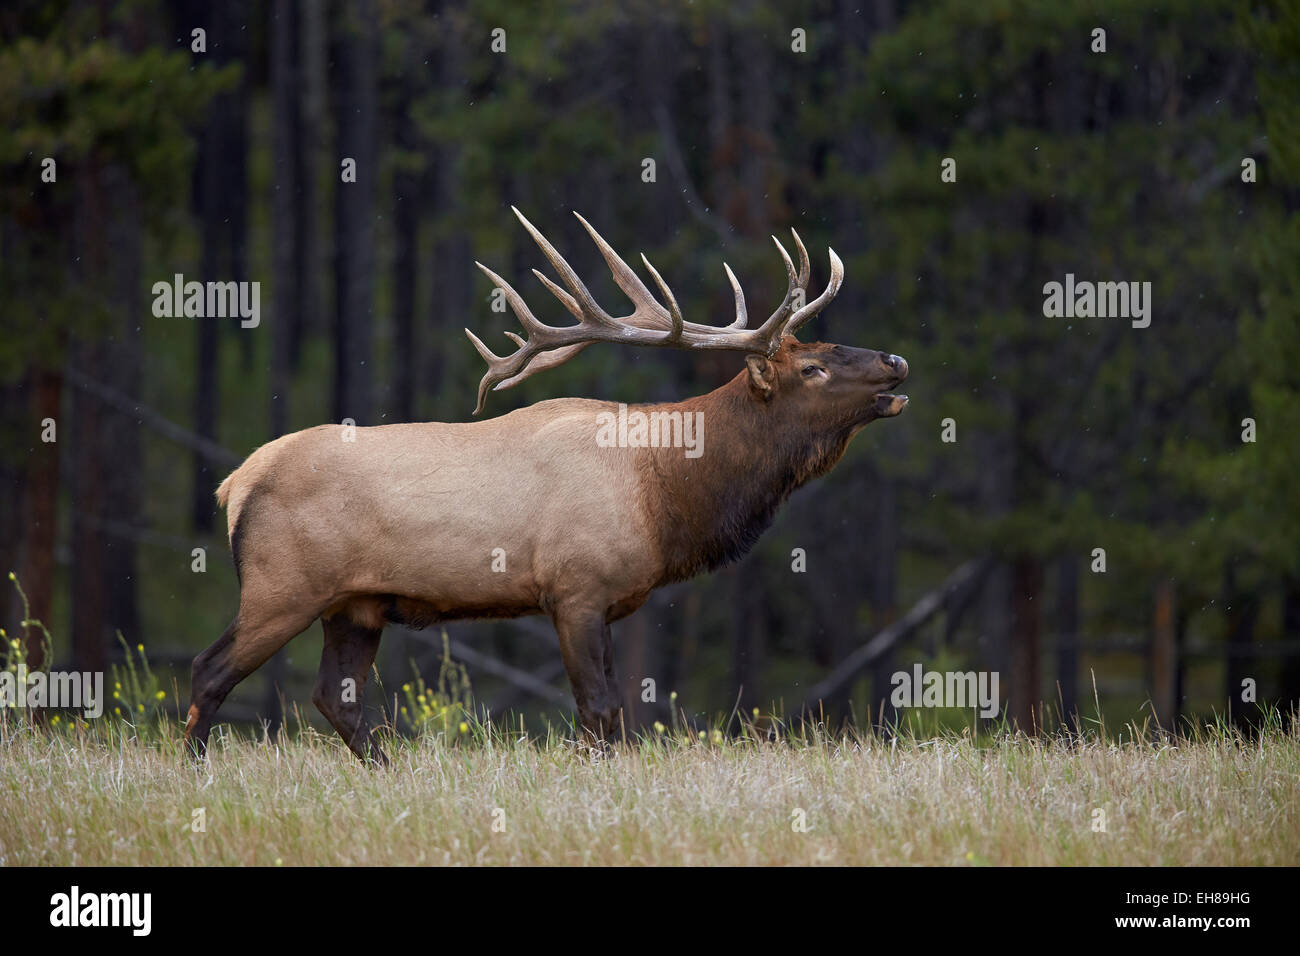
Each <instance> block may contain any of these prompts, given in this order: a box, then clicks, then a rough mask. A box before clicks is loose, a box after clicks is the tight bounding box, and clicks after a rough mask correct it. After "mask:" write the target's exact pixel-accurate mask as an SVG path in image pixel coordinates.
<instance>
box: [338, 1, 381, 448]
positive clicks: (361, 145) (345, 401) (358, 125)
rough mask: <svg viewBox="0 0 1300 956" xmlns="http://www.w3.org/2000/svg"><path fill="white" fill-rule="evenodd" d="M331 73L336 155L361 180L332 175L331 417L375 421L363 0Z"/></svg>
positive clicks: (371, 51)
mask: <svg viewBox="0 0 1300 956" xmlns="http://www.w3.org/2000/svg"><path fill="white" fill-rule="evenodd" d="M336 27H337V30H338V38H337V47H336V56H335V69H334V77H335V79H336V80H337V87H336V91H335V97H336V102H337V103H338V109H337V114H336V115H337V116H338V144H337V145H338V148H337V150H336V153H337V155H338V156H339V157H340V159H342V158H350V159H354V160H355V161H356V182H343V181H342V178H341V177H339V178H336V179H335V185H334V188H335V206H334V209H335V222H334V237H335V238H334V255H335V276H336V282H337V291H336V301H335V310H336V323H335V329H334V362H335V365H334V418H335V420H336V421H342V420H343V419H345V418H350V419H352V420H353V421H355V422H356V423H357V424H358V425H366V424H373V423H372V421H371V417H372V414H373V395H372V384H371V383H372V376H373V371H374V363H373V347H372V343H373V335H374V333H373V328H372V319H373V316H372V303H373V294H374V289H373V283H374V274H375V272H374V244H375V240H374V234H375V180H376V178H377V176H378V153H377V150H376V143H375V132H376V131H375V107H376V99H377V95H376V89H375V83H376V72H375V11H374V4H373V3H372V2H371V0H358V2H357V3H356V4H355V5H348V6H346V7H343V8H342V9H340V10H339V11H338V19H337V22H336Z"/></svg>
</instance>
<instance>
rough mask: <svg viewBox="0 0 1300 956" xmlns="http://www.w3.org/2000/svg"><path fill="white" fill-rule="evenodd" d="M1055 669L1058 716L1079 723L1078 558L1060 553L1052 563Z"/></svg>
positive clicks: (1071, 724)
mask: <svg viewBox="0 0 1300 956" xmlns="http://www.w3.org/2000/svg"><path fill="white" fill-rule="evenodd" d="M1056 574H1057V579H1056V580H1057V584H1056V642H1057V643H1056V673H1057V683H1058V686H1059V687H1060V705H1061V720H1062V721H1064V723H1065V725H1066V726H1067V727H1070V728H1071V729H1074V730H1077V729H1078V727H1079V558H1078V556H1077V555H1075V554H1072V553H1070V554H1063V555H1062V556H1061V557H1060V559H1059V560H1058V561H1057V565H1056Z"/></svg>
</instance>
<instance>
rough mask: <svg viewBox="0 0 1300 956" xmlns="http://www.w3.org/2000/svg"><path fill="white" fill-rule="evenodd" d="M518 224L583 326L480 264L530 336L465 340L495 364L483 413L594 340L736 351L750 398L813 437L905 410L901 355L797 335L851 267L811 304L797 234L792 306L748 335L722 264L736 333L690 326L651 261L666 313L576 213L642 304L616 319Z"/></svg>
mask: <svg viewBox="0 0 1300 956" xmlns="http://www.w3.org/2000/svg"><path fill="white" fill-rule="evenodd" d="M511 209H512V210H513V211H514V214H515V216H517V217H518V219H519V221H520V222H521V223H522V224H523V226H524V228H525V229H527V230H528V233H529V235H531V236H532V237H533V240H534V241H535V242H536V243H537V245H538V246H539V247H540V248H541V250H542V252H543V253H544V254H545V255H546V257H547V259H549V260H550V262H551V265H552V266H554V267H555V270H556V271H557V272H558V273H559V275H560V279H561V281H563V283H564V285H565V286H567V287H568V291H565V289H562V288H560V287H559V286H558V285H556V284H555V283H554V282H552V281H551V280H550V279H549V278H547V277H546V276H545V275H543V274H542V273H541V272H538V271H537V270H536V269H534V270H533V274H534V275H536V276H537V278H538V279H539V280H540V281H541V282H542V284H543V285H545V286H546V288H547V289H549V290H550V291H551V292H552V293H553V294H554V295H555V296H556V298H558V299H559V300H560V302H561V303H562V304H563V305H564V307H565V308H566V309H568V310H569V312H570V313H572V314H573V316H574V317H575V318H576V319H577V320H578V324H577V325H570V326H551V325H546V324H544V323H542V322H540V321H539V320H538V319H537V318H536V316H534V315H533V313H532V312H531V311H530V310H529V308H528V306H527V304H526V303H525V302H524V300H523V299H522V298H521V297H520V295H519V294H518V293H517V292H516V291H515V290H514V289H513V288H512V287H511V286H510V284H509V283H508V282H506V281H505V280H504V279H502V278H501V277H500V276H499V275H497V274H496V273H495V272H493V271H492V270H491V269H489V268H488V267H487V266H485V265H483V264H482V263H475V265H477V266H478V267H479V268H480V269H481V270H482V271H483V272H484V274H486V275H487V277H488V278H489V279H491V280H492V282H493V283H494V284H495V285H496V286H497V288H499V289H501V290H502V292H504V293H505V297H506V301H507V302H508V303H509V304H510V308H511V309H512V310H513V311H514V313H515V315H516V316H517V317H518V318H519V322H520V324H521V325H523V327H524V330H525V331H526V332H527V333H528V338H527V339H526V340H525V339H523V338H521V337H520V336H518V335H516V334H515V333H513V332H507V333H506V335H507V336H509V337H510V339H511V340H512V341H514V342H515V344H516V345H518V346H519V348H518V350H517V351H515V352H514V353H513V354H511V355H509V356H505V357H502V356H498V355H495V354H494V353H493V352H492V351H491V350H490V349H488V347H487V346H486V345H484V344H483V342H482V341H481V340H480V339H479V338H478V336H476V335H475V334H474V333H473V332H471V331H470V330H469V329H466V330H465V334H466V335H468V336H469V339H470V341H471V342H472V343H473V344H474V347H475V348H476V349H477V350H478V352H479V354H480V355H481V356H483V359H484V360H485V361H486V362H487V363H488V371H487V372H486V374H484V376H483V379H482V381H481V382H480V383H479V389H478V407H477V408H475V409H474V414H476V415H477V414H478V413H479V412H481V411H482V410H483V404H484V401H485V400H486V398H487V393H488V391H489V390H499V389H504V388H509V387H511V386H512V385H515V384H517V383H519V382H521V381H523V380H524V379H525V378H528V377H529V376H530V375H535V374H537V373H538V372H541V371H543V370H545V369H548V368H553V367H555V366H556V365H560V364H561V363H563V362H566V361H568V360H569V359H571V358H572V357H573V356H574V355H576V354H577V353H578V352H580V351H582V350H583V349H584V348H586V347H587V346H588V345H590V344H592V343H593V342H624V343H628V344H632V345H649V346H655V347H660V348H680V349H729V350H733V351H739V352H744V353H746V357H745V360H746V365H747V367H748V381H749V391H750V395H751V397H752V398H753V400H754V401H755V402H757V403H758V404H759V405H764V406H765V405H771V404H779V405H780V407H781V409H782V411H783V413H784V415H785V416H786V420H794V421H800V420H802V421H804V422H806V424H807V426H808V427H809V429H810V430H816V431H833V432H837V433H839V432H842V433H843V434H844V435H845V437H846V438H847V437H851V436H852V435H853V434H854V433H855V432H857V431H858V430H859V429H860V428H861V427H862V426H864V425H866V424H867V423H868V422H870V421H873V420H874V419H876V418H888V417H892V416H894V415H897V414H898V413H899V412H901V411H902V410H903V408H904V406H906V404H907V396H906V395H893V394H891V393H890V392H889V391H888V390H889V389H891V388H893V387H895V386H897V385H899V384H900V383H901V382H902V381H903V380H904V379H906V378H907V362H906V361H905V360H903V359H902V358H901V357H899V356H897V355H893V354H891V353H887V352H878V351H876V350H874V349H862V348H851V347H849V346H845V345H834V344H830V343H825V342H812V343H804V342H799V341H798V340H796V339H795V337H794V336H795V333H796V332H797V331H798V330H799V329H800V328H801V327H802V326H803V325H804V324H805V323H807V322H808V321H809V320H810V319H812V318H813V316H815V315H817V314H818V313H819V312H821V310H822V309H823V308H825V307H826V305H827V304H828V303H829V302H830V301H831V300H832V299H834V298H835V295H836V294H837V293H838V292H839V289H840V285H841V283H842V282H843V281H844V263H843V262H841V261H840V257H839V256H837V255H836V254H835V250H834V249H830V250H828V251H829V253H830V266H831V278H830V282H829V283H828V284H827V286H826V289H825V290H824V291H823V292H822V294H821V295H819V296H818V297H817V298H816V299H813V300H812V301H811V302H805V299H806V298H807V292H808V281H809V277H810V273H811V267H810V263H809V259H808V250H807V249H806V248H805V247H804V244H803V241H802V240H800V238H799V234H798V233H797V232H794V230H793V229H792V230H791V233H792V235H793V236H794V242H795V246H796V248H797V249H798V252H799V269H798V271H797V272H796V270H795V266H794V262H793V261H792V260H791V258H790V254H789V253H788V252H787V251H786V249H785V247H784V246H783V245H781V242H780V240H779V239H777V238H776V237H775V236H773V237H772V241H773V242H775V243H776V248H777V251H778V252H780V254H781V259H782V261H783V262H784V263H785V269H786V275H787V277H788V279H789V285H788V287H787V289H786V294H785V299H784V300H783V301H782V302H781V304H780V306H778V307H777V309H776V311H775V312H773V313H772V314H771V315H770V316H769V317H768V319H767V321H766V322H764V323H763V324H762V325H761V326H759V327H758V328H756V329H749V328H748V327H747V326H748V314H747V311H746V308H745V294H744V292H743V291H742V290H741V288H740V283H739V282H738V281H737V279H736V275H735V273H733V272H732V271H731V267H730V266H728V265H726V264H725V263H724V264H723V269H725V270H726V273H727V279H728V280H729V281H730V283H731V288H732V291H733V292H734V294H735V303H736V317H735V319H734V321H732V322H731V324H730V325H726V326H710V325H701V324H698V323H695V322H687V321H685V320H684V319H683V318H682V314H681V310H680V308H679V307H678V305H677V300H676V298H675V297H674V296H673V293H672V290H671V289H669V288H668V284H667V283H666V282H664V280H663V277H662V276H660V274H659V272H658V270H656V269H655V267H654V266H652V265H651V264H650V260H648V259H647V258H646V257H645V256H644V255H643V256H642V257H641V261H642V262H643V263H645V267H646V269H647V270H648V271H649V273H650V275H651V277H652V278H653V279H654V281H655V284H656V285H657V286H658V287H659V291H660V292H661V293H662V294H663V298H664V302H665V303H666V305H661V304H660V303H659V301H658V300H656V299H655V297H654V295H653V294H652V293H651V292H650V290H649V289H648V288H647V287H646V285H645V283H643V282H642V281H641V279H640V278H639V277H638V276H637V274H636V273H635V272H633V271H632V268H631V267H630V266H629V265H628V264H627V263H626V262H624V261H623V260H622V259H621V258H620V257H619V255H618V253H616V252H615V251H614V250H613V249H612V248H611V247H610V245H609V243H607V242H606V241H605V240H604V239H603V238H602V237H601V236H600V234H599V233H598V232H596V230H595V229H594V228H592V226H591V224H590V223H589V222H587V220H586V219H584V218H583V217H582V216H580V215H578V214H577V213H574V215H575V216H577V217H578V221H579V222H581V223H582V225H583V227H584V228H585V229H586V230H587V232H588V233H589V234H590V235H591V238H592V240H593V241H594V242H595V243H596V247H597V248H598V249H599V250H600V254H601V255H602V256H603V257H604V258H605V262H606V263H607V264H608V265H609V269H610V272H611V273H612V274H613V277H614V282H615V283H616V284H617V285H618V287H619V288H620V289H622V290H623V292H624V293H625V294H626V295H627V297H628V298H629V299H631V300H632V303H633V305H634V306H635V308H634V310H633V311H632V313H631V314H630V315H627V316H624V317H622V318H615V317H614V316H612V315H610V314H609V313H608V312H606V311H605V310H604V309H602V308H601V307H600V306H599V305H597V304H596V301H595V299H594V298H592V295H591V293H590V292H589V291H588V289H587V287H586V286H585V285H584V284H583V283H582V280H581V279H579V278H578V275H577V273H576V272H574V271H573V269H572V267H571V266H570V265H569V264H568V263H567V262H566V261H565V260H564V258H563V257H562V256H561V255H560V254H559V253H558V252H556V251H555V248H554V247H553V246H552V245H551V244H550V243H549V242H548V241H547V240H546V237H545V236H543V235H542V234H541V233H540V232H538V231H537V229H536V228H535V227H534V226H533V224H532V223H530V222H529V221H528V220H527V219H525V218H524V216H523V214H522V213H521V212H520V211H519V210H518V209H515V208H514V207H513V206H512V207H511Z"/></svg>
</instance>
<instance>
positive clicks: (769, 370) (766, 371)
mask: <svg viewBox="0 0 1300 956" xmlns="http://www.w3.org/2000/svg"><path fill="white" fill-rule="evenodd" d="M745 364H746V365H748V366H749V387H750V388H752V389H753V390H754V391H755V392H757V393H758V394H759V395H761V396H762V397H763V398H765V399H767V398H771V397H772V390H773V389H774V388H775V387H776V366H775V365H773V364H772V363H771V362H769V361H768V360H767V359H766V358H765V357H763V356H762V355H758V354H755V353H753V352H751V353H750V354H748V355H746V356H745Z"/></svg>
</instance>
